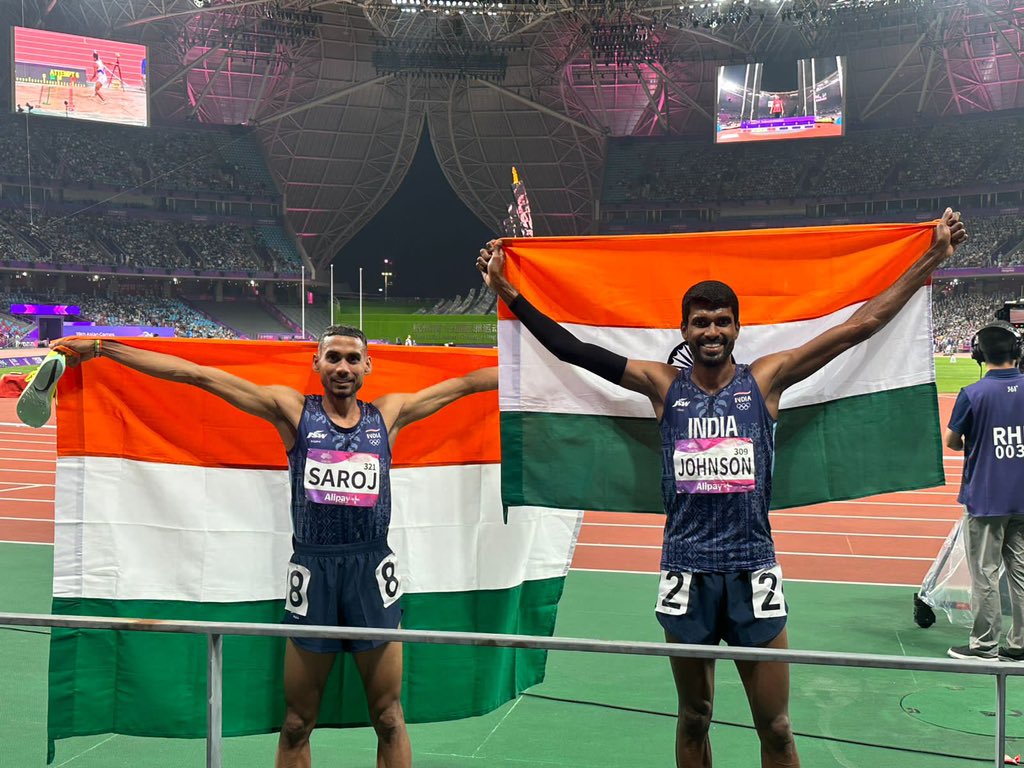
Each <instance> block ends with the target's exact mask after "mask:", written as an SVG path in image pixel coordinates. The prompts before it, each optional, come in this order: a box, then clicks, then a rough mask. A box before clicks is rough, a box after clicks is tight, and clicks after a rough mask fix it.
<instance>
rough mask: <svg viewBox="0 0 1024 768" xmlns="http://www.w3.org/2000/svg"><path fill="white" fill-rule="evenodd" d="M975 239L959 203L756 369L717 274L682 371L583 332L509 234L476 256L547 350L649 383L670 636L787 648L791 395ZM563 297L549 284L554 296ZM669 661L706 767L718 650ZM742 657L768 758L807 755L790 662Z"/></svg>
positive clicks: (700, 289) (634, 383)
mask: <svg viewBox="0 0 1024 768" xmlns="http://www.w3.org/2000/svg"><path fill="white" fill-rule="evenodd" d="M965 239H966V231H965V229H964V226H963V224H962V223H961V222H960V220H959V214H955V213H953V211H952V210H950V209H947V210H946V211H945V213H944V214H943V216H942V220H941V221H940V222H939V223H937V224H936V225H935V227H934V229H933V232H932V243H931V246H930V247H929V248H928V249H927V250H926V251H924V253H922V254H921V255H920V256H919V257H918V258H917V260H916V261H915V262H914V263H913V264H911V265H910V266H909V267H908V268H907V269H906V271H905V272H904V273H903V274H902V275H901V276H900V277H899V278H898V279H897V280H896V282H894V283H893V284H892V285H891V286H889V287H888V288H886V289H885V290H884V291H882V292H881V293H879V294H878V295H877V296H875V297H874V298H872V299H870V300H868V301H867V302H865V303H864V304H862V305H861V306H860V307H859V308H858V309H857V310H856V311H855V312H854V313H853V314H852V315H851V316H850V317H849V318H848V319H847V320H845V321H844V322H842V323H839V324H838V325H836V326H834V327H832V328H830V329H829V330H827V331H825V332H824V333H822V334H820V335H818V336H817V337H815V338H813V339H811V340H810V341H808V342H806V343H805V344H803V345H801V346H799V347H796V348H794V349H789V350H782V351H776V352H771V353H769V354H766V355H764V356H762V357H760V358H758V359H757V360H755V361H754V362H753V363H751V364H750V366H749V367H748V366H746V365H738V364H736V362H735V360H734V359H733V356H732V353H733V350H734V347H735V343H736V339H737V337H738V336H739V333H740V305H739V299H738V298H737V296H736V293H735V292H734V291H733V290H732V289H731V288H730V287H729V286H727V285H726V284H724V283H722V282H719V281H716V280H705V281H702V282H700V283H697V284H695V285H693V286H691V287H690V288H689V289H688V290H687V291H686V293H685V295H684V296H683V301H682V323H681V324H680V331H681V333H682V336H683V342H684V343H685V345H686V347H687V349H688V350H689V352H690V357H691V358H692V366H693V367H692V370H687V371H684V372H682V373H680V372H679V371H678V370H677V368H676V367H675V366H673V365H672V364H671V360H673V359H675V357H676V355H675V353H673V354H672V355H671V356H670V362H660V361H656V360H638V359H629V358H626V357H624V356H622V355H620V354H616V353H615V352H612V351H611V350H607V349H604V348H603V347H600V346H598V345H596V344H588V343H584V342H583V341H581V340H580V339H578V338H576V337H575V336H574V335H573V334H572V333H571V332H570V331H569V330H568V329H567V328H565V327H564V326H563V325H560V324H559V323H557V322H555V321H554V320H552V319H551V318H550V317H548V316H546V315H545V314H544V313H542V312H541V311H540V310H539V309H537V308H536V307H534V306H533V305H532V304H530V302H529V301H528V300H527V298H526V297H525V296H523V295H522V294H521V293H520V292H519V290H518V289H517V288H516V287H515V286H513V285H512V283H511V282H510V281H509V279H508V278H507V277H506V275H505V270H504V262H505V254H504V250H503V247H502V243H501V241H500V240H496V241H492V242H490V243H488V244H487V247H486V248H484V249H483V250H481V251H480V255H479V257H478V258H477V268H478V269H479V270H480V271H481V272H482V273H483V274H484V281H485V282H486V283H487V285H488V286H489V287H490V288H491V289H492V290H493V291H494V292H495V293H497V295H498V297H499V298H501V299H502V301H504V302H505V304H506V306H507V307H508V308H509V309H510V310H511V311H512V313H514V314H515V315H516V317H517V318H519V320H520V321H521V322H522V324H523V326H524V327H525V328H526V329H527V330H529V332H530V333H531V334H532V335H533V336H534V337H535V338H536V339H537V340H538V341H539V342H540V343H541V344H542V345H543V346H544V347H545V349H547V350H548V352H550V353H551V354H552V355H553V356H554V357H555V358H557V359H558V360H559V361H561V362H563V363H569V364H571V365H577V366H580V367H582V368H585V369H586V370H588V371H590V372H591V373H593V374H596V375H598V376H600V377H601V378H603V379H606V380H607V381H610V382H611V383H613V384H617V385H619V386H621V387H624V388H625V389H628V390H631V391H633V392H637V393H639V394H641V395H643V396H644V397H645V398H646V399H647V400H648V402H649V403H650V405H651V408H652V410H653V414H654V416H655V418H656V419H658V421H659V422H660V428H661V440H662V445H661V447H662V463H663V478H662V492H663V495H664V500H665V510H666V513H667V517H666V529H665V540H664V550H663V552H662V569H663V570H662V573H661V581H660V586H659V590H658V601H657V608H656V610H657V615H658V620H659V621H660V622H661V623H662V625H663V626H664V627H665V634H666V639H667V640H668V641H669V642H690V643H712V644H717V643H719V642H720V641H722V640H725V641H726V642H728V643H731V644H739V645H760V646H767V647H771V648H787V647H788V639H787V635H786V630H785V617H786V611H787V608H786V603H785V598H784V597H783V595H782V591H781V572H780V571H779V570H778V566H777V565H776V564H775V552H774V546H773V545H772V541H771V529H770V527H769V525H768V507H769V504H770V502H771V472H772V456H773V442H774V433H773V428H774V423H775V419H776V418H777V417H778V411H779V401H780V399H781V397H782V393H783V392H784V391H785V390H786V389H787V388H788V387H790V386H792V385H793V384H795V383H797V382H799V381H802V380H803V379H806V378H807V377H808V376H811V375H812V374H813V373H815V372H816V371H818V370H820V369H821V368H822V367H824V366H825V365H827V364H828V363H829V362H830V361H831V360H833V359H835V358H836V357H837V356H838V355H840V354H841V353H842V352H844V351H846V350H847V349H850V348H851V347H853V346H854V345H856V344H859V343H860V342H862V341H864V340H866V339H868V338H869V337H870V336H871V335H873V334H874V333H877V332H878V330H880V329H881V328H882V327H883V326H884V325H885V324H886V323H888V322H889V321H890V320H891V319H892V318H893V317H895V315H896V314H897V312H899V310H900V309H901V308H902V307H903V306H904V305H905V304H906V303H907V301H909V299H910V297H911V296H913V295H914V294H915V293H916V292H917V290H918V289H919V288H920V287H921V285H922V284H923V283H924V282H925V280H926V279H927V278H928V277H929V275H930V274H931V273H932V272H933V271H934V270H935V269H936V268H937V267H938V266H939V264H941V263H942V262H943V261H944V260H945V259H948V258H949V257H950V256H951V255H952V253H953V249H954V247H955V246H956V245H959V244H960V243H962V242H963V241H964V240H965ZM580 264H581V267H580V270H579V271H580V276H579V278H578V279H579V281H580V283H581V285H579V286H572V289H573V290H578V291H580V292H581V293H582V292H584V291H585V286H586V281H587V277H588V276H587V275H586V274H585V272H586V267H585V266H583V265H584V264H586V262H585V261H581V262H580ZM631 266H632V265H631ZM704 267H707V269H708V270H709V271H714V265H713V263H711V262H709V263H708V264H707V265H700V264H698V265H696V266H694V267H693V269H695V270H696V271H701V270H702V269H703V268H704ZM520 274H522V272H521V273H520ZM748 285H749V284H748ZM557 296H558V293H557V292H552V293H549V294H548V296H547V300H548V301H549V302H550V301H557ZM677 350H678V348H677ZM666 351H667V350H666ZM671 664H672V674H673V680H674V682H675V685H676V691H677V693H678V700H679V712H678V714H679V716H678V718H677V720H676V754H675V757H676V766H677V768H690V767H691V766H695V767H700V768H705V767H706V766H710V765H711V744H710V741H709V738H708V734H709V731H710V726H711V711H712V705H713V700H714V661H713V660H710V659H695V658H683V657H673V658H672V659H671ZM736 666H737V670H738V672H739V674H740V678H741V679H742V682H743V687H744V691H745V692H746V694H747V697H748V699H749V701H750V709H751V713H752V715H753V720H754V727H755V728H756V729H757V735H758V739H759V740H760V746H761V750H760V758H761V765H762V768H783V766H785V767H786V768H795V767H796V766H799V765H800V759H799V757H798V755H797V751H796V745H795V742H794V740H793V730H792V726H791V725H790V721H789V670H788V666H787V665H785V664H781V663H778V662H751V661H747V662H737V663H736Z"/></svg>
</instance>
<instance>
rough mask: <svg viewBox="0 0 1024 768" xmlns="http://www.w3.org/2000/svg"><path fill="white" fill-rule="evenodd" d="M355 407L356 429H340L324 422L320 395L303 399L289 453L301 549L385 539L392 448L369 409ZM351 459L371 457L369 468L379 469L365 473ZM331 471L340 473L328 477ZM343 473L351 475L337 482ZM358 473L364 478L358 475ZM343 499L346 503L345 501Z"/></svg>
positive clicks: (388, 521)
mask: <svg viewBox="0 0 1024 768" xmlns="http://www.w3.org/2000/svg"><path fill="white" fill-rule="evenodd" d="M358 403H359V410H360V418H359V423H358V424H357V425H356V426H354V427H348V428H343V427H339V426H336V425H335V424H333V423H332V422H331V420H330V418H328V416H327V414H326V413H325V412H324V406H323V397H322V396H321V395H306V400H305V403H304V405H303V408H302V416H301V417H300V419H299V426H298V429H297V430H296V433H295V445H294V446H292V449H291V450H290V451H288V468H289V471H290V477H291V485H292V526H293V530H294V532H295V540H296V542H298V543H300V544H314V545H320V546H324V545H344V544H362V543H366V542H370V541H378V540H382V539H387V535H388V526H389V525H390V524H391V477H390V470H391V446H390V445H388V433H387V427H386V425H385V424H384V419H383V417H382V416H381V414H380V411H378V410H377V408H376V407H374V405H373V404H372V403H364V402H363V401H362V400H360V401H358ZM310 454H312V461H310V458H309V457H310ZM351 454H365V455H366V456H368V457H373V458H372V459H371V462H376V463H377V465H376V466H374V467H373V469H372V472H369V473H368V470H366V469H363V467H362V465H363V464H366V463H367V462H366V461H363V462H360V461H359V460H355V461H353V460H352V459H351V458H350V455H351ZM307 462H309V463H310V475H311V477H309V478H307V472H306V467H307ZM332 462H333V464H332ZM314 465H315V466H314ZM332 468H338V469H337V471H335V472H334V473H331V472H330V470H331V469H332ZM342 468H348V469H349V471H350V474H349V475H348V476H345V475H341V476H340V477H339V473H340V472H343V471H344V469H342ZM314 470H319V471H314ZM360 472H362V473H363V474H362V475H359V474H358V473H360ZM307 479H308V480H309V484H308V485H307ZM357 485H358V487H356V486H357ZM310 486H312V487H310ZM332 494H333V495H332ZM346 494H347V495H348V496H349V498H345V496H346ZM370 496H374V497H375V500H374V503H373V504H370V503H369V502H370V501H371V499H370Z"/></svg>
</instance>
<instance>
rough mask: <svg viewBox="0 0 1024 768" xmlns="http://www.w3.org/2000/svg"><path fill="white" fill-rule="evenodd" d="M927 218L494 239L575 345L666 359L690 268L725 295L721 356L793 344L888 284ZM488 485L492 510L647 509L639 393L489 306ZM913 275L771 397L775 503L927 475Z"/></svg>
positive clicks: (925, 355)
mask: <svg viewBox="0 0 1024 768" xmlns="http://www.w3.org/2000/svg"><path fill="white" fill-rule="evenodd" d="M932 229H933V225H931V224H879V225H870V226H842V227H820V228H802V229H785V230H782V229H776V230H759V231H745V232H712V233H699V234H686V235H645V236H636V237H588V238H569V237H566V238H531V239H512V240H505V241H504V243H505V252H506V253H507V255H508V261H507V273H508V275H509V278H510V280H511V281H512V283H513V284H514V285H516V286H518V287H519V288H520V289H521V290H522V292H523V294H524V295H525V296H526V297H527V298H528V299H529V300H530V301H531V302H532V303H533V304H534V305H535V306H536V307H537V308H538V309H540V310H541V311H543V312H544V313H545V314H547V315H548V316H549V317H551V318H552V319H554V320H555V321H557V322H558V323H560V324H561V325H562V326H563V327H564V328H566V329H568V330H569V331H571V332H572V333H574V334H575V335H576V336H577V337H578V338H580V339H582V340H583V341H586V342H593V343H595V344H599V345H601V346H602V347H606V348H608V349H610V350H613V351H615V352H618V353H620V354H623V355H625V356H626V357H630V358H637V359H647V360H660V361H665V362H671V361H673V360H674V359H678V358H679V357H680V356H682V353H683V352H684V350H683V349H682V348H681V347H680V343H681V341H682V337H681V333H680V321H681V299H682V296H683V294H684V293H685V291H686V289H687V288H688V287H689V286H690V285H692V284H693V283H696V282H698V281H701V280H709V279H714V280H722V281H724V282H726V283H728V284H729V285H731V286H732V288H733V289H734V290H735V291H736V293H737V294H738V296H739V298H740V321H741V326H742V327H741V331H740V335H739V339H738V341H737V344H736V350H735V358H736V360H737V361H738V362H741V363H750V362H752V361H753V360H755V359H756V358H758V357H760V356H762V355H765V354H768V353H770V352H776V351H780V350H785V349H789V348H792V347H796V346H799V345H800V344H803V343H804V342H806V341H808V340H809V339H811V338H813V337H814V336H816V335H818V334H820V333H821V332H823V331H824V330H826V329H827V328H830V327H832V326H834V325H836V324H837V323H841V322H842V321H843V320H845V319H846V318H848V317H850V315H851V314H853V312H854V311H856V309H857V308H858V307H860V306H862V305H863V304H864V302H866V301H867V300H869V299H871V298H872V297H873V296H876V295H877V294H879V293H880V292H881V291H883V290H884V289H885V288H887V287H888V286H889V285H891V284H892V283H893V282H894V281H895V280H896V279H897V278H898V277H899V276H900V274H901V273H903V271H904V270H905V269H906V268H907V267H908V265H910V264H911V263H912V262H913V261H914V260H915V259H917V258H918V257H919V256H920V255H921V254H922V253H923V252H924V251H925V250H926V249H927V248H928V246H929V244H930V243H931V238H932ZM498 349H499V351H500V356H499V357H500V363H501V387H500V392H501V397H500V404H501V411H502V414H501V440H502V462H503V466H502V496H503V499H504V500H505V502H506V503H507V504H510V505H522V504H531V505H533V504H535V505H541V506H550V507H562V508H567V509H574V508H584V509H601V510H616V511H661V510H662V504H661V499H660V487H661V485H660V477H661V476H660V473H661V458H660V451H659V442H658V435H657V426H656V423H655V421H654V419H653V415H654V413H653V410H652V408H651V405H650V403H649V401H647V400H646V398H643V397H641V396H638V395H635V394H633V393H631V392H628V391H626V390H624V389H622V388H620V387H618V386H615V385H612V384H610V383H608V382H606V381H604V380H603V379H600V378H599V377H597V376H595V375H592V374H590V373H589V372H587V371H584V370H582V369H579V368H575V367H573V366H570V365H567V364H564V363H561V362H559V361H558V360H556V359H555V358H554V357H553V356H552V355H550V354H549V353H548V352H547V351H546V350H545V349H543V348H542V347H541V345H540V344H539V343H538V341H537V340H536V339H535V338H534V337H533V335H532V334H531V333H530V332H529V331H527V330H526V329H525V328H523V327H522V325H521V324H520V323H519V321H518V320H517V319H516V318H515V316H514V315H512V314H511V313H510V312H509V311H508V309H507V308H506V307H504V306H501V307H500V310H499V320H498ZM937 426H938V406H937V400H936V391H935V368H934V362H933V358H932V338H931V314H930V287H928V286H922V287H921V288H920V289H919V290H918V291H917V292H916V293H915V294H914V296H913V297H912V298H911V299H910V302H909V303H908V304H907V306H906V307H905V308H904V309H903V310H902V311H901V312H900V313H899V315H898V316H897V317H896V318H895V319H894V320H893V321H892V322H891V323H890V324H889V325H888V326H887V327H886V328H885V329H884V330H882V331H881V332H880V333H878V334H877V335H876V336H874V337H873V338H871V339H870V340H869V341H867V342H865V343H863V344H861V345H859V346H858V347H856V348H854V349H852V350H850V351H848V352H846V353H844V354H842V355H840V356H839V357H838V358H837V359H836V360H834V361H833V362H831V363H830V364H829V365H828V366H826V367H825V368H824V369H823V370H821V371H819V372H818V373H816V374H815V375H813V376H811V377H810V378H808V379H806V380H805V381H803V382H801V383H799V384H797V385H795V386H793V387H791V388H790V389H789V390H788V391H787V392H786V393H785V394H784V396H783V398H782V403H781V413H780V416H779V424H778V428H777V432H776V439H777V446H778V451H777V454H776V461H775V475H774V476H775V485H774V503H773V506H775V507H790V506H796V505H801V504H811V503H816V502H821V501H826V500H834V499H848V498H853V497H858V496H865V495H868V494H872V493H880V492H883V491H893V490H899V489H909V488H921V487H924V486H929V485H936V484H941V483H942V479H943V473H942V457H941V448H940V445H939V438H938V431H937Z"/></svg>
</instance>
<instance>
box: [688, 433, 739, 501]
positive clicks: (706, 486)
mask: <svg viewBox="0 0 1024 768" xmlns="http://www.w3.org/2000/svg"><path fill="white" fill-rule="evenodd" d="M673 465H674V468H675V479H676V493H750V492H751V491H753V490H754V488H755V482H754V444H753V442H752V441H751V439H750V438H749V437H703V438H696V439H685V440H676V450H675V454H674V455H673Z"/></svg>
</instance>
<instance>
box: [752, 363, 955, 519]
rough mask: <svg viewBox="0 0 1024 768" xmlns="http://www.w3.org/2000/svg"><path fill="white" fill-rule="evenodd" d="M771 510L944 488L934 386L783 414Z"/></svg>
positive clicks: (922, 386) (893, 390) (891, 390)
mask: <svg viewBox="0 0 1024 768" xmlns="http://www.w3.org/2000/svg"><path fill="white" fill-rule="evenodd" d="M782 416H783V418H780V419H779V426H778V428H777V429H776V432H775V440H776V445H777V446H778V451H777V453H776V458H775V475H774V477H775V480H774V488H775V498H774V500H773V503H772V509H783V508H785V507H797V506H801V505H804V504H817V503H819V502H822V501H841V500H842V499H856V498H860V497H863V496H871V495H872V494H875V493H883V492H890V491H905V490H911V489H914V488H927V487H928V486H934V485H942V483H943V482H945V476H944V473H943V469H942V445H941V443H940V442H939V432H938V425H939V401H938V396H937V394H936V391H935V384H934V383H931V384H920V385H918V386H915V387H905V388H903V389H890V390H888V391H885V392H877V393H874V394H870V395H858V396H856V397H847V398H843V399H842V400H836V401H833V402H831V403H825V404H824V405H809V406H806V407H803V408H793V409H787V410H785V411H783V412H782Z"/></svg>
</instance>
